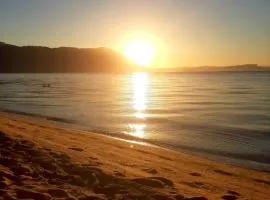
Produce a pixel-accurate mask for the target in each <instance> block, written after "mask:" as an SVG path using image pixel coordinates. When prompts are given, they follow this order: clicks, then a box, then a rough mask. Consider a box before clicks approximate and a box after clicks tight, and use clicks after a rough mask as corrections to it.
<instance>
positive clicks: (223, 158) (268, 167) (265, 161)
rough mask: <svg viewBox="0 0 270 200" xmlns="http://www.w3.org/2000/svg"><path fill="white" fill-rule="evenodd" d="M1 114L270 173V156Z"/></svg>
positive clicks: (55, 119) (35, 116) (41, 117)
mask: <svg viewBox="0 0 270 200" xmlns="http://www.w3.org/2000/svg"><path fill="white" fill-rule="evenodd" d="M0 112H3V113H7V114H15V115H18V116H20V117H30V118H32V119H38V120H44V121H48V122H50V123H53V124H55V125H57V126H63V127H67V128H72V129H76V130H81V131H87V132H88V133H90V132H93V133H95V134H100V135H103V136H106V137H111V138H114V139H118V140H124V141H126V142H132V143H134V142H136V143H139V144H141V145H151V146H155V147H157V148H163V149H168V150H174V151H177V152H182V153H186V154H190V155H194V156H199V157H202V158H206V159H209V160H212V161H217V162H220V163H224V164H230V165H234V166H238V167H242V168H247V169H252V170H256V171H263V172H267V173H270V155H269V156H262V155H260V156H257V155H250V154H233V153H224V152H222V151H217V150H215V151H211V150H207V149H204V150H202V149H199V148H194V147H189V146H184V145H181V146H179V145H178V146H172V145H168V144H166V143H163V142H160V141H156V140H151V139H144V138H139V137H135V136H132V135H129V134H119V133H118V132H117V133H116V132H113V131H102V130H96V129H89V127H86V126H83V125H79V124H76V122H75V121H72V120H67V119H63V118H58V117H53V116H46V115H41V114H33V113H27V112H22V111H15V110H8V109H1V108H0Z"/></svg>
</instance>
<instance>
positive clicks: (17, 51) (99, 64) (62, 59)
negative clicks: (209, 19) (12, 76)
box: [0, 42, 140, 73]
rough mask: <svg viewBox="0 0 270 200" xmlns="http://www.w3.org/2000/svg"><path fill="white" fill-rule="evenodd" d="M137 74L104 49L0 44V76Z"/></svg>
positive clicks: (132, 66)
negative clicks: (93, 73)
mask: <svg viewBox="0 0 270 200" xmlns="http://www.w3.org/2000/svg"><path fill="white" fill-rule="evenodd" d="M137 70H140V68H139V67H137V66H135V65H134V64H132V63H131V62H129V61H128V60H127V59H126V58H125V57H123V56H122V55H121V54H120V53H117V52H115V51H112V50H110V49H107V48H96V49H92V48H85V49H79V48H72V47H60V48H48V47H39V46H23V47H18V46H14V45H10V44H5V43H3V42H0V73H52V72H128V71H137Z"/></svg>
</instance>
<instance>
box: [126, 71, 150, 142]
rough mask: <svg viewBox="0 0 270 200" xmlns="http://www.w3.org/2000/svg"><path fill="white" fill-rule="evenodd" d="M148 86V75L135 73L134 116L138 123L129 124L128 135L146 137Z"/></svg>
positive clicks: (133, 79)
mask: <svg viewBox="0 0 270 200" xmlns="http://www.w3.org/2000/svg"><path fill="white" fill-rule="evenodd" d="M147 85H148V74H147V73H144V72H138V73H134V74H133V75H132V88H133V110H134V113H133V116H134V117H135V119H137V120H136V121H138V123H136V124H129V125H128V128H129V132H128V134H130V135H133V136H136V137H139V138H144V136H145V127H146V124H145V121H144V120H145V119H146V117H147V115H146V113H145V110H146V108H147V96H146V95H147V89H148V88H147Z"/></svg>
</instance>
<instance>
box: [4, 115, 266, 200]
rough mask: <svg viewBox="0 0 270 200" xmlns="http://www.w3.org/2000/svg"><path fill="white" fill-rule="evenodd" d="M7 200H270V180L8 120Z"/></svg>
mask: <svg viewBox="0 0 270 200" xmlns="http://www.w3.org/2000/svg"><path fill="white" fill-rule="evenodd" d="M0 199H37V200H38V199H41V200H42V199H81V200H83V199H85V200H86V199H93V200H102V199H118V200H121V199H134V200H136V199H138V200H144V199H157V200H173V199H175V200H176V199H194V200H195V199H198V200H203V199H232V200H233V199H253V200H254V199H260V200H265V199H270V174H269V173H267V172H259V171H255V170H248V169H243V168H240V167H235V166H231V165H225V164H221V163H217V162H214V161H210V160H207V159H203V158H200V157H196V156H191V155H187V154H184V153H179V152H174V151H171V150H166V149H162V148H156V147H151V146H144V145H140V144H133V143H129V142H126V141H120V140H116V139H113V138H109V137H106V136H102V135H100V134H95V133H87V132H83V131H79V130H72V129H69V128H65V127H61V126H57V125H55V124H52V123H49V122H46V121H41V120H39V119H33V118H25V117H21V116H19V115H14V114H8V113H0Z"/></svg>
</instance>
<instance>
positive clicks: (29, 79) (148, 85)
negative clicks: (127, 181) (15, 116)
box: [0, 72, 270, 170]
mask: <svg viewBox="0 0 270 200" xmlns="http://www.w3.org/2000/svg"><path fill="white" fill-rule="evenodd" d="M0 109H2V110H11V111H19V112H25V113H29V114H34V115H40V116H43V117H47V118H48V119H54V120H58V121H63V122H68V123H69V124H70V123H72V124H74V125H78V126H80V127H82V128H83V129H87V130H94V131H96V132H101V133H105V134H109V135H113V136H116V137H123V136H124V137H125V136H129V135H132V136H134V137H135V138H140V139H141V140H145V141H146V142H150V143H154V144H158V145H160V146H163V147H167V148H173V149H176V150H181V151H186V152H190V153H194V154H200V155H204V156H206V157H208V158H211V159H220V160H223V161H226V162H230V163H234V164H240V165H244V166H248V167H255V168H257V169H268V170H269V169H270V73H265V72H263V73H262V72H260V73H259V72H256V73H255V72H244V73H239V72H234V73H233V72H230V73H226V72H220V73H175V74H147V73H134V74H1V75H0Z"/></svg>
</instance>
